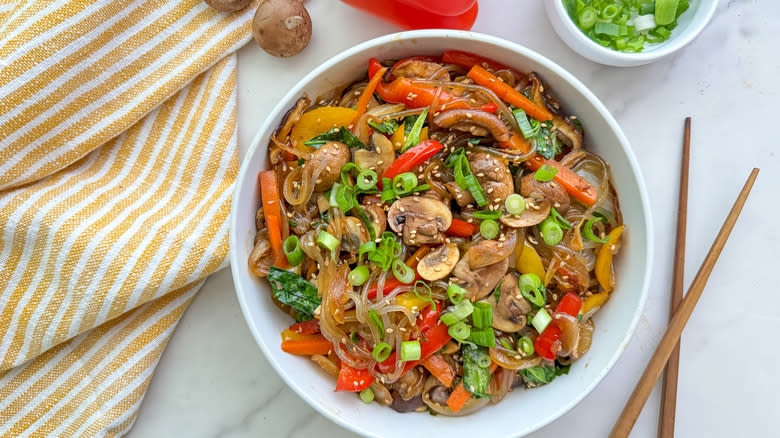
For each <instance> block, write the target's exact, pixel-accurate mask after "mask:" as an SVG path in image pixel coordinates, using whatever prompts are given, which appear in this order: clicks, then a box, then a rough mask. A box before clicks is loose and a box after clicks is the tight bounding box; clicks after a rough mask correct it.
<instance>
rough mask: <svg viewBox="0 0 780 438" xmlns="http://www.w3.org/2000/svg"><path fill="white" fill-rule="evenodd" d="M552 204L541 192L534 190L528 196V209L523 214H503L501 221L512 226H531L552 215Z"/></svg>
mask: <svg viewBox="0 0 780 438" xmlns="http://www.w3.org/2000/svg"><path fill="white" fill-rule="evenodd" d="M550 208H552V204H551V203H550V201H549V200H548V199H547V198H545V197H544V196H543V195H542V194H541V193H538V192H533V193H531V196H529V197H527V198H526V209H525V211H524V212H523V214H521V215H504V216H501V219H500V220H501V223H502V224H504V225H507V226H510V227H512V228H523V227H530V226H533V225H536V224H538V223H541V222H542V221H543V220H545V218H547V216H549V215H550Z"/></svg>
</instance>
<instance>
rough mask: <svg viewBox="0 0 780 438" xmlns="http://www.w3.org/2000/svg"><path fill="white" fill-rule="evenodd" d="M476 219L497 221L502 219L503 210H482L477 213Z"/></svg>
mask: <svg viewBox="0 0 780 438" xmlns="http://www.w3.org/2000/svg"><path fill="white" fill-rule="evenodd" d="M474 217H475V218H477V219H481V220H485V219H493V220H496V219H498V218H500V217H501V210H481V211H475V212H474Z"/></svg>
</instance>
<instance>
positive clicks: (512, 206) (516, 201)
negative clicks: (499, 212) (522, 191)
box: [504, 193, 525, 215]
mask: <svg viewBox="0 0 780 438" xmlns="http://www.w3.org/2000/svg"><path fill="white" fill-rule="evenodd" d="M504 206H505V207H506V211H507V212H508V213H509V214H515V215H520V214H523V212H524V211H525V198H523V196H522V195H518V194H517V193H512V194H511V195H509V196H507V197H506V201H505V202H504Z"/></svg>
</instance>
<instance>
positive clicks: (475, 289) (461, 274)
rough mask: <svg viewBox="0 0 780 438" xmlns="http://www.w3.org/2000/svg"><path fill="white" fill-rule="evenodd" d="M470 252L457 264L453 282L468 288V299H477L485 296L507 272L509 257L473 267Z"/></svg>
mask: <svg viewBox="0 0 780 438" xmlns="http://www.w3.org/2000/svg"><path fill="white" fill-rule="evenodd" d="M469 253H470V251H466V255H464V256H463V258H462V259H460V261H459V262H458V264H457V265H455V269H454V270H453V271H452V277H453V278H452V282H453V283H456V284H457V285H459V286H461V287H462V288H464V289H466V298H467V299H469V300H471V301H477V300H481V299H482V298H485V296H487V295H488V294H489V293H490V292H491V291H492V290H493V288H494V287H496V285H497V284H498V282H499V281H500V280H501V278H502V277H503V276H504V274H506V270H507V269H508V268H509V258H505V259H504V260H501V261H500V262H498V263H494V264H492V265H488V266H485V267H483V268H479V269H471V267H470V266H469Z"/></svg>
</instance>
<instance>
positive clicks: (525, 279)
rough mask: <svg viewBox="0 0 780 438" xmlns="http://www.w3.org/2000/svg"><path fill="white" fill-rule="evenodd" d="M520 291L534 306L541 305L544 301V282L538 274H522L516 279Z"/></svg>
mask: <svg viewBox="0 0 780 438" xmlns="http://www.w3.org/2000/svg"><path fill="white" fill-rule="evenodd" d="M517 287H518V288H520V293H521V294H522V295H523V297H524V298H525V299H526V300H528V302H529V303H531V304H532V305H533V306H535V307H542V306H544V303H545V301H546V297H545V296H544V284H543V283H542V280H541V279H540V278H539V276H538V275H536V274H533V273H530V272H529V273H528V274H523V275H521V276H520V278H519V279H518V280H517Z"/></svg>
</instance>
